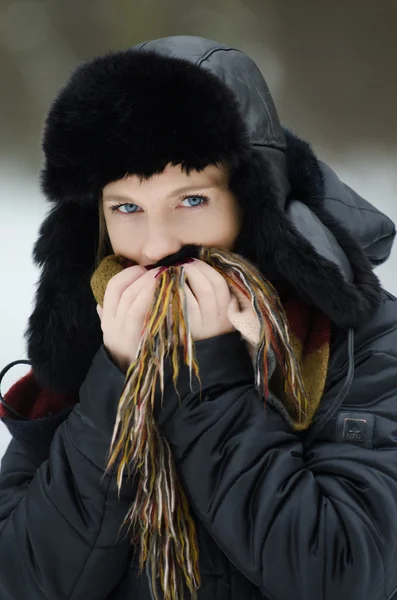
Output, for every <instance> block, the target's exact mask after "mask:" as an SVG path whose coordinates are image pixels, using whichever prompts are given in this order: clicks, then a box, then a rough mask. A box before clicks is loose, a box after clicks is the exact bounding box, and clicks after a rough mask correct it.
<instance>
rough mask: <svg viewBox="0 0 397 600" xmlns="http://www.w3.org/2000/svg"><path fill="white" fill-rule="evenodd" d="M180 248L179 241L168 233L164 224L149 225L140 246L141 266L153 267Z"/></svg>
mask: <svg viewBox="0 0 397 600" xmlns="http://www.w3.org/2000/svg"><path fill="white" fill-rule="evenodd" d="M181 247H182V245H181V242H180V241H179V239H177V238H176V236H175V235H174V234H173V233H172V232H170V231H169V228H167V227H166V225H165V224H162V223H159V224H156V225H151V226H150V227H149V228H148V230H147V235H146V239H145V241H144V243H143V245H142V250H141V264H142V265H143V266H148V265H153V264H155V263H157V262H158V261H160V260H162V259H163V258H166V257H167V256H169V255H170V254H175V253H176V252H178V251H179V250H180V249H181Z"/></svg>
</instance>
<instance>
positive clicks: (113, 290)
mask: <svg viewBox="0 0 397 600" xmlns="http://www.w3.org/2000/svg"><path fill="white" fill-rule="evenodd" d="M147 272H148V271H147V270H146V269H145V268H144V267H140V266H138V265H134V266H133V267H128V268H127V269H123V271H120V273H117V275H115V276H114V277H112V278H111V279H110V280H109V282H108V284H107V286H106V290H105V295H104V298H103V310H104V315H103V316H104V317H105V318H106V317H107V316H109V317H110V318H114V317H115V316H116V314H117V307H118V305H119V302H120V299H121V296H122V295H123V293H124V291H125V289H126V288H128V287H129V286H130V285H131V284H132V283H134V282H135V281H137V280H138V279H139V278H141V277H143V276H144V275H145V274H146V273H147Z"/></svg>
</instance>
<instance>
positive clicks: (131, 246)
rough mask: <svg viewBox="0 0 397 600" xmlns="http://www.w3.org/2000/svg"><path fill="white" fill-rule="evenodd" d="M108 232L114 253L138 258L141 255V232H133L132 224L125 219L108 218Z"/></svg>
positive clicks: (133, 258) (132, 258) (134, 258)
mask: <svg viewBox="0 0 397 600" xmlns="http://www.w3.org/2000/svg"><path fill="white" fill-rule="evenodd" d="M107 229H108V234H109V239H110V243H111V245H112V248H113V252H114V254H120V255H121V256H127V257H128V258H130V259H131V260H136V259H137V257H138V255H139V244H140V241H139V233H138V232H136V231H135V232H134V234H133V235H132V234H131V226H128V223H127V222H123V219H117V217H115V218H114V219H108V225H107Z"/></svg>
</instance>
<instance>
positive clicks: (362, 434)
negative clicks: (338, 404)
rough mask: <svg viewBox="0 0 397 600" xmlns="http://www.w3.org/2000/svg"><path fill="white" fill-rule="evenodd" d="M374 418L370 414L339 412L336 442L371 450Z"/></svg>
mask: <svg viewBox="0 0 397 600" xmlns="http://www.w3.org/2000/svg"><path fill="white" fill-rule="evenodd" d="M374 429H375V416H374V415H372V414H370V413H361V412H355V411H354V412H340V413H339V414H338V419H337V422H336V441H337V442H345V443H348V444H356V445H357V446H362V447H363V448H372V444H373V439H374Z"/></svg>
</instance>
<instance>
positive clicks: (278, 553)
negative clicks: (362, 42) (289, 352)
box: [0, 37, 397, 600]
mask: <svg viewBox="0 0 397 600" xmlns="http://www.w3.org/2000/svg"><path fill="white" fill-rule="evenodd" d="M43 148H44V153H45V166H44V169H43V173H42V184H43V190H44V192H45V193H46V195H47V197H48V199H49V200H50V202H52V209H51V211H50V213H49V215H48V216H47V217H46V219H45V221H44V223H43V225H42V227H41V230H40V234H39V238H38V241H37V244H36V246H35V251H34V258H35V260H36V262H37V264H38V265H40V266H41V267H42V274H41V278H40V281H39V286H38V290H37V297H36V304H35V307H34V310H33V313H32V315H31V318H30V321H29V327H28V332H27V340H28V354H29V359H30V361H31V363H32V371H33V372H32V373H31V374H30V375H28V376H26V377H25V378H23V379H22V380H21V381H19V382H17V384H15V386H13V388H11V390H10V391H9V392H8V394H7V395H6V397H5V399H4V400H3V413H2V420H3V422H4V423H5V424H6V425H7V427H8V428H9V430H10V432H11V434H12V436H13V439H12V441H11V443H10V446H9V448H8V450H7V452H6V454H5V456H4V458H3V460H2V465H1V477H0V555H1V561H0V573H1V577H0V596H1V598H6V599H10V600H11V599H12V600H25V598H29V600H42V599H44V598H47V599H49V600H50V599H51V600H55V599H56V598H65V599H66V598H67V599H68V600H80V599H84V600H124V599H125V600H127V598H132V599H134V600H146V599H149V598H151V597H156V593H158V597H159V598H161V597H164V596H162V595H161V590H160V591H159V590H156V589H153V585H151V583H153V582H150V578H145V577H140V576H139V574H138V562H137V557H136V556H135V554H134V552H133V549H132V547H131V544H130V539H129V538H128V537H126V536H124V537H120V536H118V532H119V530H120V526H121V524H122V523H123V519H124V517H125V514H126V512H127V510H128V508H129V506H130V505H131V502H132V501H133V499H134V495H135V493H136V487H135V484H134V485H132V484H131V482H126V484H125V485H123V488H122V490H121V494H120V497H118V493H117V490H116V487H115V480H114V475H113V474H110V475H108V476H105V477H103V474H104V468H105V464H106V461H105V459H106V454H107V451H108V449H109V444H110V440H111V436H112V432H113V426H114V422H115V417H116V409H117V402H118V399H119V397H120V393H121V390H122V387H123V382H124V377H125V371H126V369H127V368H128V365H129V363H130V362H131V360H132V359H133V358H134V355H135V352H136V347H137V344H138V342H139V335H140V332H141V329H142V323H143V318H144V315H145V313H146V311H147V309H148V306H149V305H150V301H151V298H152V295H153V285H154V280H155V273H156V270H152V269H150V270H149V269H147V268H146V267H149V266H152V265H157V264H158V263H159V262H160V261H161V260H162V259H164V258H166V257H169V256H170V255H174V254H177V253H178V252H179V251H180V250H181V249H182V248H183V247H184V246H186V245H189V244H197V245H201V246H218V247H221V248H225V249H231V250H233V251H234V252H238V253H240V254H241V255H242V256H244V257H245V258H247V259H249V260H250V261H251V262H252V263H253V264H254V265H256V266H257V267H258V268H259V269H260V271H261V272H262V274H263V276H264V277H265V278H267V279H269V280H271V281H272V282H273V284H274V285H275V286H276V288H277V289H278V290H279V293H280V297H281V298H282V300H283V302H284V306H285V309H286V311H287V314H288V317H289V321H290V325H291V330H292V333H294V334H295V336H296V338H297V339H298V340H299V341H300V343H301V346H302V347H303V350H304V356H303V358H302V366H303V368H304V369H306V371H307V375H308V381H309V379H310V381H312V382H314V383H313V386H314V387H315V389H316V391H315V392H313V398H318V402H317V403H316V402H314V403H313V405H312V406H311V409H312V414H311V415H310V422H307V423H306V425H305V427H301V428H298V427H296V426H295V423H294V421H293V418H292V416H291V411H290V410H288V407H286V406H285V405H284V404H283V402H282V401H281V400H280V398H277V395H276V394H275V393H273V394H272V395H271V398H270V399H269V402H267V403H266V404H265V405H264V402H263V398H261V397H260V394H259V393H258V392H257V391H256V389H255V386H254V385H253V371H252V364H251V361H250V358H249V355H248V352H247V349H246V346H245V345H244V343H243V341H242V340H241V336H240V334H239V332H238V331H236V330H235V329H234V328H233V326H232V325H231V323H230V321H229V319H228V318H227V306H228V302H229V300H230V298H229V291H228V288H227V286H225V284H224V281H223V279H222V277H221V276H220V275H219V274H218V273H216V272H215V271H214V270H213V269H212V268H211V267H209V266H208V265H207V264H205V263H204V262H202V261H198V260H195V261H193V262H191V263H188V264H186V267H185V268H186V274H187V278H188V281H189V287H190V289H191V296H190V301H189V302H190V304H189V314H190V316H191V320H192V333H193V337H194V339H195V340H196V355H197V361H198V363H199V366H200V375H201V382H202V388H203V392H204V396H203V398H204V399H203V400H202V401H199V398H198V396H197V395H196V396H194V395H192V394H190V389H189V385H188V382H187V379H186V381H185V380H184V379H183V378H182V380H181V382H180V387H179V392H180V396H181V405H180V406H179V405H178V401H177V399H176V396H175V394H174V393H172V390H171V388H167V387H166V389H165V394H164V410H162V411H161V410H159V411H158V413H157V418H158V422H159V426H160V428H161V431H162V433H163V435H164V436H165V438H166V439H167V441H168V442H169V444H170V446H171V448H172V452H173V457H174V461H175V464H176V466H177V471H178V475H179V477H180V479H181V481H182V482H183V485H184V487H185V489H186V493H187V496H188V498H189V501H190V505H191V509H192V515H193V518H194V522H195V526H196V531H197V539H198V546H199V552H200V577H201V585H200V587H199V589H198V595H197V597H198V598H199V599H200V600H206V599H210V598H211V600H212V599H213V598H216V599H217V600H221V599H223V598H225V599H230V598H233V599H236V600H237V599H238V600H241V599H243V598H244V599H248V598H252V599H254V598H255V599H263V598H268V599H278V600H287V599H290V598H294V600H297V599H300V600H310V599H313V600H314V599H315V600H318V599H319V598H327V600H333V599H338V600H339V599H340V598H349V599H350V600H355V599H357V600H364V599H368V600H378V599H379V600H380V599H382V600H383V599H385V598H391V597H392V596H393V594H394V592H395V591H396V589H397V571H396V569H395V565H396V562H397V446H396V427H397V424H396V421H397V408H396V407H397V403H396V400H397V398H396V390H397V350H396V348H397V306H396V301H395V298H394V297H392V296H391V295H390V294H388V293H387V292H385V291H384V290H382V289H381V287H380V285H379V282H378V280H377V278H376V277H375V275H374V274H373V272H372V265H377V264H380V263H381V262H383V261H384V260H386V259H387V257H388V255H389V253H390V249H391V245H392V242H393V238H394V235H395V228H394V225H393V224H392V223H391V222H390V220H389V219H388V218H387V217H385V216H384V215H382V214H381V213H380V212H379V211H377V210H376V209H375V208H374V207H372V206H371V205H370V204H368V203H367V202H366V201H365V200H363V199H362V198H360V197H359V196H358V195H357V194H356V193H355V192H353V191H352V190H351V189H350V188H348V187H347V186H345V185H344V184H342V183H341V182H340V181H339V180H338V178H337V177H336V175H335V174H334V173H333V172H332V171H331V169H330V168H329V167H328V166H327V165H325V164H323V163H320V162H319V161H318V160H317V158H316V157H315V156H314V154H313V153H312V151H311V149H310V148H309V146H308V145H307V144H306V143H305V142H303V141H301V140H299V139H298V138H296V137H295V136H293V135H292V134H291V133H289V132H288V131H286V130H283V128H282V127H281V125H280V123H279V120H278V117H277V113H276V110H275V108H274V105H273V102H272V100H271V97H270V94H269V91H268V89H267V86H266V84H265V82H264V80H263V78H262V76H261V74H260V72H259V70H258V69H257V67H256V66H255V64H254V63H253V62H252V61H251V60H250V59H249V58H248V57H247V56H245V55H244V54H242V53H241V52H239V51H237V50H234V49H231V48H228V47H225V46H223V45H221V44H217V43H214V42H211V41H208V40H204V39H200V38H190V37H176V38H166V39H162V40H157V41H153V42H149V43H146V44H141V45H140V46H138V47H135V48H133V49H131V50H129V51H126V52H121V53H116V54H111V55H107V56H105V57H101V58H97V59H95V60H93V61H91V62H89V63H87V64H84V65H82V66H81V67H79V68H78V69H77V70H76V72H75V73H74V74H73V75H72V77H71V78H70V80H69V82H68V83H67V84H66V86H65V88H64V89H63V90H62V91H61V92H60V94H59V96H58V97H57V99H56V100H55V102H54V104H53V106H52V108H51V111H50V113H49V116H48V119H47V123H46V128H45V132H44V143H43ZM98 216H99V223H100V227H99V228H98ZM111 253H114V254H120V255H123V256H125V257H127V258H128V259H130V260H131V261H132V263H133V265H132V266H131V267H129V268H127V269H125V270H123V271H122V272H121V273H119V274H118V275H116V276H115V277H114V278H113V279H111V281H110V283H109V285H108V287H107V289H106V295H105V300H104V304H103V308H102V309H101V308H100V307H97V303H96V301H95V300H94V297H93V294H92V291H91V289H90V285H89V282H90V277H91V275H92V272H93V270H94V269H95V266H96V265H97V264H98V262H99V260H100V259H101V258H103V256H106V255H107V254H111ZM96 309H97V310H96ZM97 313H98V314H99V319H98V314H97ZM308 340H309V342H308ZM297 348H298V346H297ZM316 394H317V395H316ZM184 400H185V402H184ZM131 564H132V568H130V565H131ZM169 597H172V596H169ZM185 597H186V598H189V597H190V593H188V592H186V595H185Z"/></svg>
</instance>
